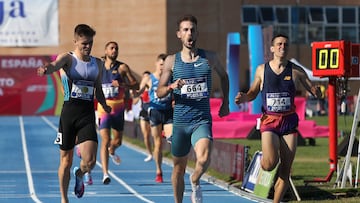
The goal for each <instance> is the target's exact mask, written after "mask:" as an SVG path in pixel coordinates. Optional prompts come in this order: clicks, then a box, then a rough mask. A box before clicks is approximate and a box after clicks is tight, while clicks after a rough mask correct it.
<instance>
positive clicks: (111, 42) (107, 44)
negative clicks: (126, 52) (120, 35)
mask: <svg viewBox="0 0 360 203" xmlns="http://www.w3.org/2000/svg"><path fill="white" fill-rule="evenodd" d="M110 44H115V46H117V47H119V45H118V43H117V42H115V41H109V42H108V43H106V44H105V49H106V48H107V47H108V46H109V45H110Z"/></svg>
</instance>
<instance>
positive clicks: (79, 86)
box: [71, 80, 94, 101]
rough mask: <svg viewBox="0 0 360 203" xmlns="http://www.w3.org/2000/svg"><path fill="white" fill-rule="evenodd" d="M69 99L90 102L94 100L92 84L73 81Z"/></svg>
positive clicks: (90, 82)
mask: <svg viewBox="0 0 360 203" xmlns="http://www.w3.org/2000/svg"><path fill="white" fill-rule="evenodd" d="M71 98H75V99H82V100H88V101H92V100H93V98H94V82H92V81H85V80H78V81H74V82H73V84H72V88H71Z"/></svg>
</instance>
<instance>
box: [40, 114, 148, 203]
mask: <svg viewBox="0 0 360 203" xmlns="http://www.w3.org/2000/svg"><path fill="white" fill-rule="evenodd" d="M41 118H42V119H43V120H44V121H45V122H46V123H47V124H48V125H49V126H51V127H52V128H53V129H54V130H55V131H57V127H56V126H55V125H54V124H52V123H51V122H50V121H49V119H47V118H46V117H45V116H42V117H41ZM96 165H98V166H99V167H100V168H102V166H101V163H100V162H99V161H96ZM109 175H110V176H111V177H112V178H114V179H115V180H116V181H117V182H118V183H119V184H120V185H122V186H123V187H125V188H126V189H127V190H128V191H129V192H131V193H132V194H133V195H135V196H136V197H137V198H139V199H141V200H143V201H144V202H147V203H154V202H153V201H151V200H149V199H147V198H145V197H144V196H142V195H141V194H139V193H138V192H137V191H136V190H134V189H133V188H132V187H130V186H129V185H128V184H126V182H125V181H123V180H122V179H121V178H119V177H118V176H116V175H115V174H114V173H113V172H112V171H111V170H109Z"/></svg>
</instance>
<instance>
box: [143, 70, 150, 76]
mask: <svg viewBox="0 0 360 203" xmlns="http://www.w3.org/2000/svg"><path fill="white" fill-rule="evenodd" d="M145 74H147V75H150V74H151V72H150V71H148V70H146V71H144V72H143V75H145Z"/></svg>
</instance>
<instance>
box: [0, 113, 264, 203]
mask: <svg viewBox="0 0 360 203" xmlns="http://www.w3.org/2000/svg"><path fill="white" fill-rule="evenodd" d="M58 120H59V117H56V116H48V117H43V116H2V117H0V138H1V142H0V163H1V164H0V202H6V203H20V202H21V203H30V202H31V203H33V202H36V203H40V202H44V203H58V202H60V192H59V182H58V177H57V168H58V164H59V151H58V150H59V149H58V146H57V145H54V144H53V143H54V139H55V137H56V133H57V126H58ZM99 141H100V140H99ZM117 154H119V155H120V156H121V159H122V162H121V164H120V165H119V166H116V165H114V164H113V163H112V162H111V161H110V162H109V169H110V171H109V172H110V178H111V183H110V184H109V185H103V184H102V171H101V164H100V161H99V155H98V161H97V163H96V167H95V168H94V170H93V171H92V177H93V181H94V184H93V185H90V186H86V187H85V194H84V196H83V197H82V198H80V199H78V198H77V197H76V196H75V195H74V192H73V189H74V178H73V177H72V178H71V181H70V186H69V200H70V202H71V203H76V202H86V203H99V202H106V203H113V202H116V203H138V202H139V203H140V202H141V203H144V202H145V203H155V202H156V203H171V202H174V199H173V191H172V186H171V180H170V177H171V170H172V166H171V162H170V161H164V162H165V163H163V175H164V183H162V184H158V183H156V182H155V164H154V161H151V162H144V161H143V160H144V158H145V153H144V151H143V150H142V149H139V148H138V147H134V146H131V145H129V144H127V143H124V144H123V146H121V147H120V148H119V149H118V150H117ZM79 161H80V160H79V158H77V157H76V156H74V163H73V166H78V165H79ZM205 179H206V178H204V180H201V186H202V191H203V198H204V199H203V202H204V203H219V202H220V203H221V202H224V203H225V202H226V203H232V202H245V203H246V202H267V201H266V200H262V199H260V198H256V197H254V196H252V195H251V194H247V193H245V192H242V191H238V190H234V189H229V187H224V186H221V184H215V183H216V182H219V181H211V182H208V181H206V180H205ZM185 184H186V185H185V193H184V201H183V202H184V203H189V202H191V201H190V194H191V190H190V183H189V176H188V174H186V177H185Z"/></svg>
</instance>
